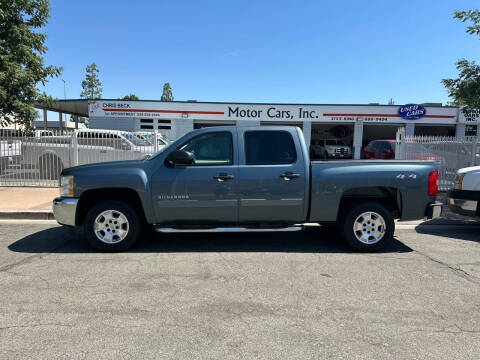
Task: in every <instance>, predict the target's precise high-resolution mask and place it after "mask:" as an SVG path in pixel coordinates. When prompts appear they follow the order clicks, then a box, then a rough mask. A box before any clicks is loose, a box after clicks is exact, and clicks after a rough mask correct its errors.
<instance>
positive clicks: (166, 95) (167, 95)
mask: <svg viewBox="0 0 480 360" xmlns="http://www.w3.org/2000/svg"><path fill="white" fill-rule="evenodd" d="M160 100H161V101H173V93H172V88H171V86H170V83H168V82H167V83H165V84H163V93H162V97H161V98H160Z"/></svg>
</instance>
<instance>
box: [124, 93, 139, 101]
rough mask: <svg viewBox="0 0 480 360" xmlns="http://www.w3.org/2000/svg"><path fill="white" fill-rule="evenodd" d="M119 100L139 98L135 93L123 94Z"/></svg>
mask: <svg viewBox="0 0 480 360" xmlns="http://www.w3.org/2000/svg"><path fill="white" fill-rule="evenodd" d="M120 100H140V99H139V98H138V96H137V95H135V94H128V95H125V96H124V97H123V98H121V99H120Z"/></svg>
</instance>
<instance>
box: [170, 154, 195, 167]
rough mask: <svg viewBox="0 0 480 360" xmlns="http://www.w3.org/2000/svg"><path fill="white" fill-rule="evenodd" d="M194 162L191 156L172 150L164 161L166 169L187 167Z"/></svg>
mask: <svg viewBox="0 0 480 360" xmlns="http://www.w3.org/2000/svg"><path fill="white" fill-rule="evenodd" d="M193 162H194V159H193V156H192V154H190V153H189V152H187V151H184V150H174V151H172V152H171V153H170V154H169V155H168V156H167V158H166V159H165V165H166V166H167V167H177V166H187V165H192V164H193Z"/></svg>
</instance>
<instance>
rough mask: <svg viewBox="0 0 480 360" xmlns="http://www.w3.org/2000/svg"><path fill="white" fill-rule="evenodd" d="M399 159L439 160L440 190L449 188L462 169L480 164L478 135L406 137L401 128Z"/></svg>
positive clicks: (398, 144) (398, 148) (397, 153)
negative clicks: (463, 136)
mask: <svg viewBox="0 0 480 360" xmlns="http://www.w3.org/2000/svg"><path fill="white" fill-rule="evenodd" d="M395 159H398V160H433V161H438V163H439V172H440V184H439V186H440V190H441V191H447V190H449V189H451V188H452V187H453V182H454V179H455V175H456V172H457V170H458V169H461V168H464V167H469V166H476V165H480V144H479V143H478V140H477V137H467V138H463V139H460V138H455V137H438V136H406V135H405V133H404V131H403V129H401V130H399V131H398V132H397V143H396V151H395Z"/></svg>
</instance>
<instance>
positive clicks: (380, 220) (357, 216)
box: [342, 202, 395, 251]
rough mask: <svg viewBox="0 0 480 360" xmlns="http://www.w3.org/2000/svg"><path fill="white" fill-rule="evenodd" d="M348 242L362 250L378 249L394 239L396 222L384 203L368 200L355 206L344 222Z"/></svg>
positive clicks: (345, 236) (344, 231)
mask: <svg viewBox="0 0 480 360" xmlns="http://www.w3.org/2000/svg"><path fill="white" fill-rule="evenodd" d="M342 230H343V236H344V238H345V240H346V241H347V243H348V244H349V245H350V246H352V247H354V248H355V249H358V250H361V251H378V250H380V249H382V248H384V247H385V246H386V245H387V244H388V243H389V242H391V241H392V239H393V233H394V232H395V222H394V219H393V215H392V213H391V212H390V211H389V210H388V209H386V208H385V207H384V206H383V205H381V204H378V203H374V202H368V203H362V204H359V205H357V206H355V207H353V208H352V209H351V210H350V211H348V212H347V214H346V216H345V218H344V220H343V223H342Z"/></svg>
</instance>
